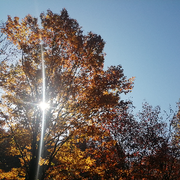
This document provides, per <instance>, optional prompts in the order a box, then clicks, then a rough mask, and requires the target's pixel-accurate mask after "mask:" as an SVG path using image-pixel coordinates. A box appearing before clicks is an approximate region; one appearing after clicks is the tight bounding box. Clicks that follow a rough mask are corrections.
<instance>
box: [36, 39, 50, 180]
mask: <svg viewBox="0 0 180 180" xmlns="http://www.w3.org/2000/svg"><path fill="white" fill-rule="evenodd" d="M40 39H41V65H42V102H41V103H40V104H39V106H40V108H41V110H42V124H41V137H40V146H39V157H38V162H39V161H40V158H41V155H42V151H43V142H44V134H45V110H46V109H47V108H48V104H47V103H46V93H45V92H46V84H45V78H46V77H45V65H44V52H43V41H42V38H41V36H40ZM39 176H40V165H39V164H38V169H37V175H36V179H39V178H40V177H39Z"/></svg>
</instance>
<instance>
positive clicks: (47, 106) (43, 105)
mask: <svg viewBox="0 0 180 180" xmlns="http://www.w3.org/2000/svg"><path fill="white" fill-rule="evenodd" d="M39 107H40V108H41V109H42V110H45V109H48V108H49V104H48V103H46V102H40V103H39Z"/></svg>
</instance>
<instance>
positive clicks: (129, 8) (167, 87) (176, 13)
mask: <svg viewBox="0 0 180 180" xmlns="http://www.w3.org/2000/svg"><path fill="white" fill-rule="evenodd" d="M62 8H66V9H67V10H68V12H69V15H70V17H72V18H74V19H76V20H77V21H78V22H79V24H80V25H81V26H82V29H83V30H84V32H85V33H87V32H89V31H92V32H93V33H96V34H99V35H101V37H102V38H103V39H104V41H105V42H106V46H105V49H104V52H105V53H106V54H107V56H106V59H105V67H107V66H110V65H118V64H121V65H122V67H123V69H124V74H125V75H126V76H127V77H128V78H130V77H132V76H135V78H136V79H135V84H134V89H133V91H132V93H130V94H129V95H127V96H125V97H123V98H124V99H131V100H132V101H133V103H134V105H135V106H136V111H138V110H140V109H141V105H142V102H144V101H147V102H148V103H150V104H151V105H153V106H156V105H160V106H161V108H162V109H163V110H168V108H169V105H171V106H172V107H173V108H175V106H176V102H177V101H179V98H180V0H173V1H172V0H158V1H157V0H1V1H0V20H3V21H6V20H7V15H11V16H12V17H14V16H18V17H20V18H23V17H24V16H25V15H27V14H31V15H32V16H35V17H38V16H39V14H40V13H41V12H46V10H47V9H50V10H52V11H53V12H54V13H60V11H61V10H62Z"/></svg>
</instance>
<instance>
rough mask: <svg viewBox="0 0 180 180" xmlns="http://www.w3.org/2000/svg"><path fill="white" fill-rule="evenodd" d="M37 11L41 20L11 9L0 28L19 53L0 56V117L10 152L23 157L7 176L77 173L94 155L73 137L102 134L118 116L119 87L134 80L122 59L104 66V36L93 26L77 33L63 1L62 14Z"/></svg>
mask: <svg viewBox="0 0 180 180" xmlns="http://www.w3.org/2000/svg"><path fill="white" fill-rule="evenodd" d="M40 18H41V26H39V24H38V21H37V18H33V17H32V16H30V15H28V16H26V17H25V18H24V19H23V20H22V21H21V22H20V21H19V18H18V17H15V18H14V19H12V18H11V17H10V16H9V17H8V21H7V22H6V26H5V27H4V28H2V32H3V33H4V34H6V35H7V37H8V40H9V41H11V42H13V43H14V45H15V46H16V47H17V48H19V50H20V51H21V53H22V56H21V58H20V57H19V61H17V62H16V63H14V64H13V65H11V66H10V64H9V63H7V62H3V63H2V64H1V67H2V76H1V79H0V81H1V89H3V91H4V95H3V96H2V102H1V112H0V115H1V116H0V118H1V121H2V122H3V123H5V124H6V126H8V130H9V135H10V137H11V139H10V145H11V146H10V148H9V153H10V154H11V155H12V156H15V155H16V156H19V160H20V162H21V167H20V168H13V169H11V172H13V174H14V175H13V177H11V178H14V176H16V177H15V178H16V179H24V178H25V179H36V178H37V177H38V178H39V179H49V178H55V179H63V178H64V179H72V178H80V176H81V173H80V172H86V171H89V168H90V166H92V165H93V162H94V160H93V159H92V158H89V157H86V156H85V155H84V154H83V151H80V149H78V148H77V146H76V142H77V141H82V140H83V141H84V139H86V140H90V138H92V137H94V136H97V135H99V133H101V137H103V134H104V133H105V132H104V131H100V130H99V129H101V127H102V125H103V124H106V123H109V124H110V122H109V119H113V118H115V117H116V116H117V113H116V112H115V111H114V108H115V107H116V108H117V107H121V106H122V104H123V101H121V99H120V94H121V93H128V92H129V91H130V90H131V89H132V84H133V83H132V79H129V80H128V79H126V77H125V76H124V74H123V70H122V67H121V66H117V67H116V66H112V67H110V68H108V70H106V71H105V70H103V63H104V53H103V48H104V44H105V43H104V41H103V39H102V38H101V36H99V35H96V34H93V33H92V32H90V33H88V34H87V35H83V32H82V30H81V28H80V26H79V24H78V23H77V21H76V20H74V19H71V18H70V17H69V16H68V13H67V11H66V10H65V9H63V10H62V11H61V14H60V15H58V14H54V13H52V12H51V11H50V10H48V11H47V13H42V14H41V15H40ZM43 64H44V68H45V71H43ZM43 72H44V75H45V78H44V77H43ZM43 82H44V85H45V86H44V85H43ZM43 87H45V89H43ZM43 94H45V100H46V102H47V103H48V104H49V106H50V107H49V108H48V109H46V112H45V119H43V110H41V109H40V107H39V103H40V102H41V101H42V98H43ZM42 119H43V121H42ZM43 124H44V125H43ZM42 128H44V131H43V132H44V134H43V140H42V139H40V137H41V131H42ZM92 128H93V130H92ZM40 144H43V148H42V149H41V146H40ZM40 157H41V158H40ZM65 157H66V158H65ZM85 158H86V159H85ZM39 159H40V161H39ZM37 170H38V171H37ZM9 173H10V172H9ZM11 174H12V173H11ZM4 178H7V173H5V174H4Z"/></svg>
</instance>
